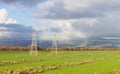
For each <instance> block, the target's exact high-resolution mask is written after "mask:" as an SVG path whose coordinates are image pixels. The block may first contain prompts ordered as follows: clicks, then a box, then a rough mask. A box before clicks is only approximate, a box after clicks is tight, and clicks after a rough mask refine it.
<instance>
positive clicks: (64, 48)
mask: <svg viewBox="0 0 120 74" xmlns="http://www.w3.org/2000/svg"><path fill="white" fill-rule="evenodd" d="M37 49H38V50H41V51H55V50H56V49H55V48H54V49H52V48H51V47H47V48H41V47H37ZM30 50H31V46H30V45H29V46H27V47H21V46H0V51H30ZM57 50H58V51H119V50H120V47H116V48H103V47H71V46H62V47H60V48H57Z"/></svg>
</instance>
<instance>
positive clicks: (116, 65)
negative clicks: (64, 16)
mask: <svg viewBox="0 0 120 74" xmlns="http://www.w3.org/2000/svg"><path fill="white" fill-rule="evenodd" d="M119 70H120V51H59V52H58V54H57V55H56V54H55V52H52V53H51V52H50V51H39V52H38V55H30V54H29V52H28V51H0V73H1V74H2V73H3V74H5V73H6V74H7V73H9V74H17V73H18V74H19V73H23V74H25V73H28V74H29V73H31V74H117V73H118V74H120V71H119Z"/></svg>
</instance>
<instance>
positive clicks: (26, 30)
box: [0, 24, 33, 40]
mask: <svg viewBox="0 0 120 74" xmlns="http://www.w3.org/2000/svg"><path fill="white" fill-rule="evenodd" d="M32 32H33V29H32V27H27V26H24V25H19V24H0V38H8V39H9V38H12V39H18V40H19V39H25V38H28V39H29V38H31V34H32Z"/></svg>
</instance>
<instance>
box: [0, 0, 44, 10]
mask: <svg viewBox="0 0 120 74" xmlns="http://www.w3.org/2000/svg"><path fill="white" fill-rule="evenodd" d="M43 1H46V0H0V2H1V3H4V4H7V5H10V6H12V7H15V8H16V7H17V8H25V7H33V6H36V5H37V4H38V3H39V2H43Z"/></svg>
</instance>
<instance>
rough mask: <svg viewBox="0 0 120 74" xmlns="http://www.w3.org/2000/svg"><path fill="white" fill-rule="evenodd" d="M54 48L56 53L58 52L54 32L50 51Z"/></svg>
mask: <svg viewBox="0 0 120 74" xmlns="http://www.w3.org/2000/svg"><path fill="white" fill-rule="evenodd" d="M54 49H55V52H56V54H58V49H57V41H56V34H55V35H54V37H53V42H52V51H54Z"/></svg>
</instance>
